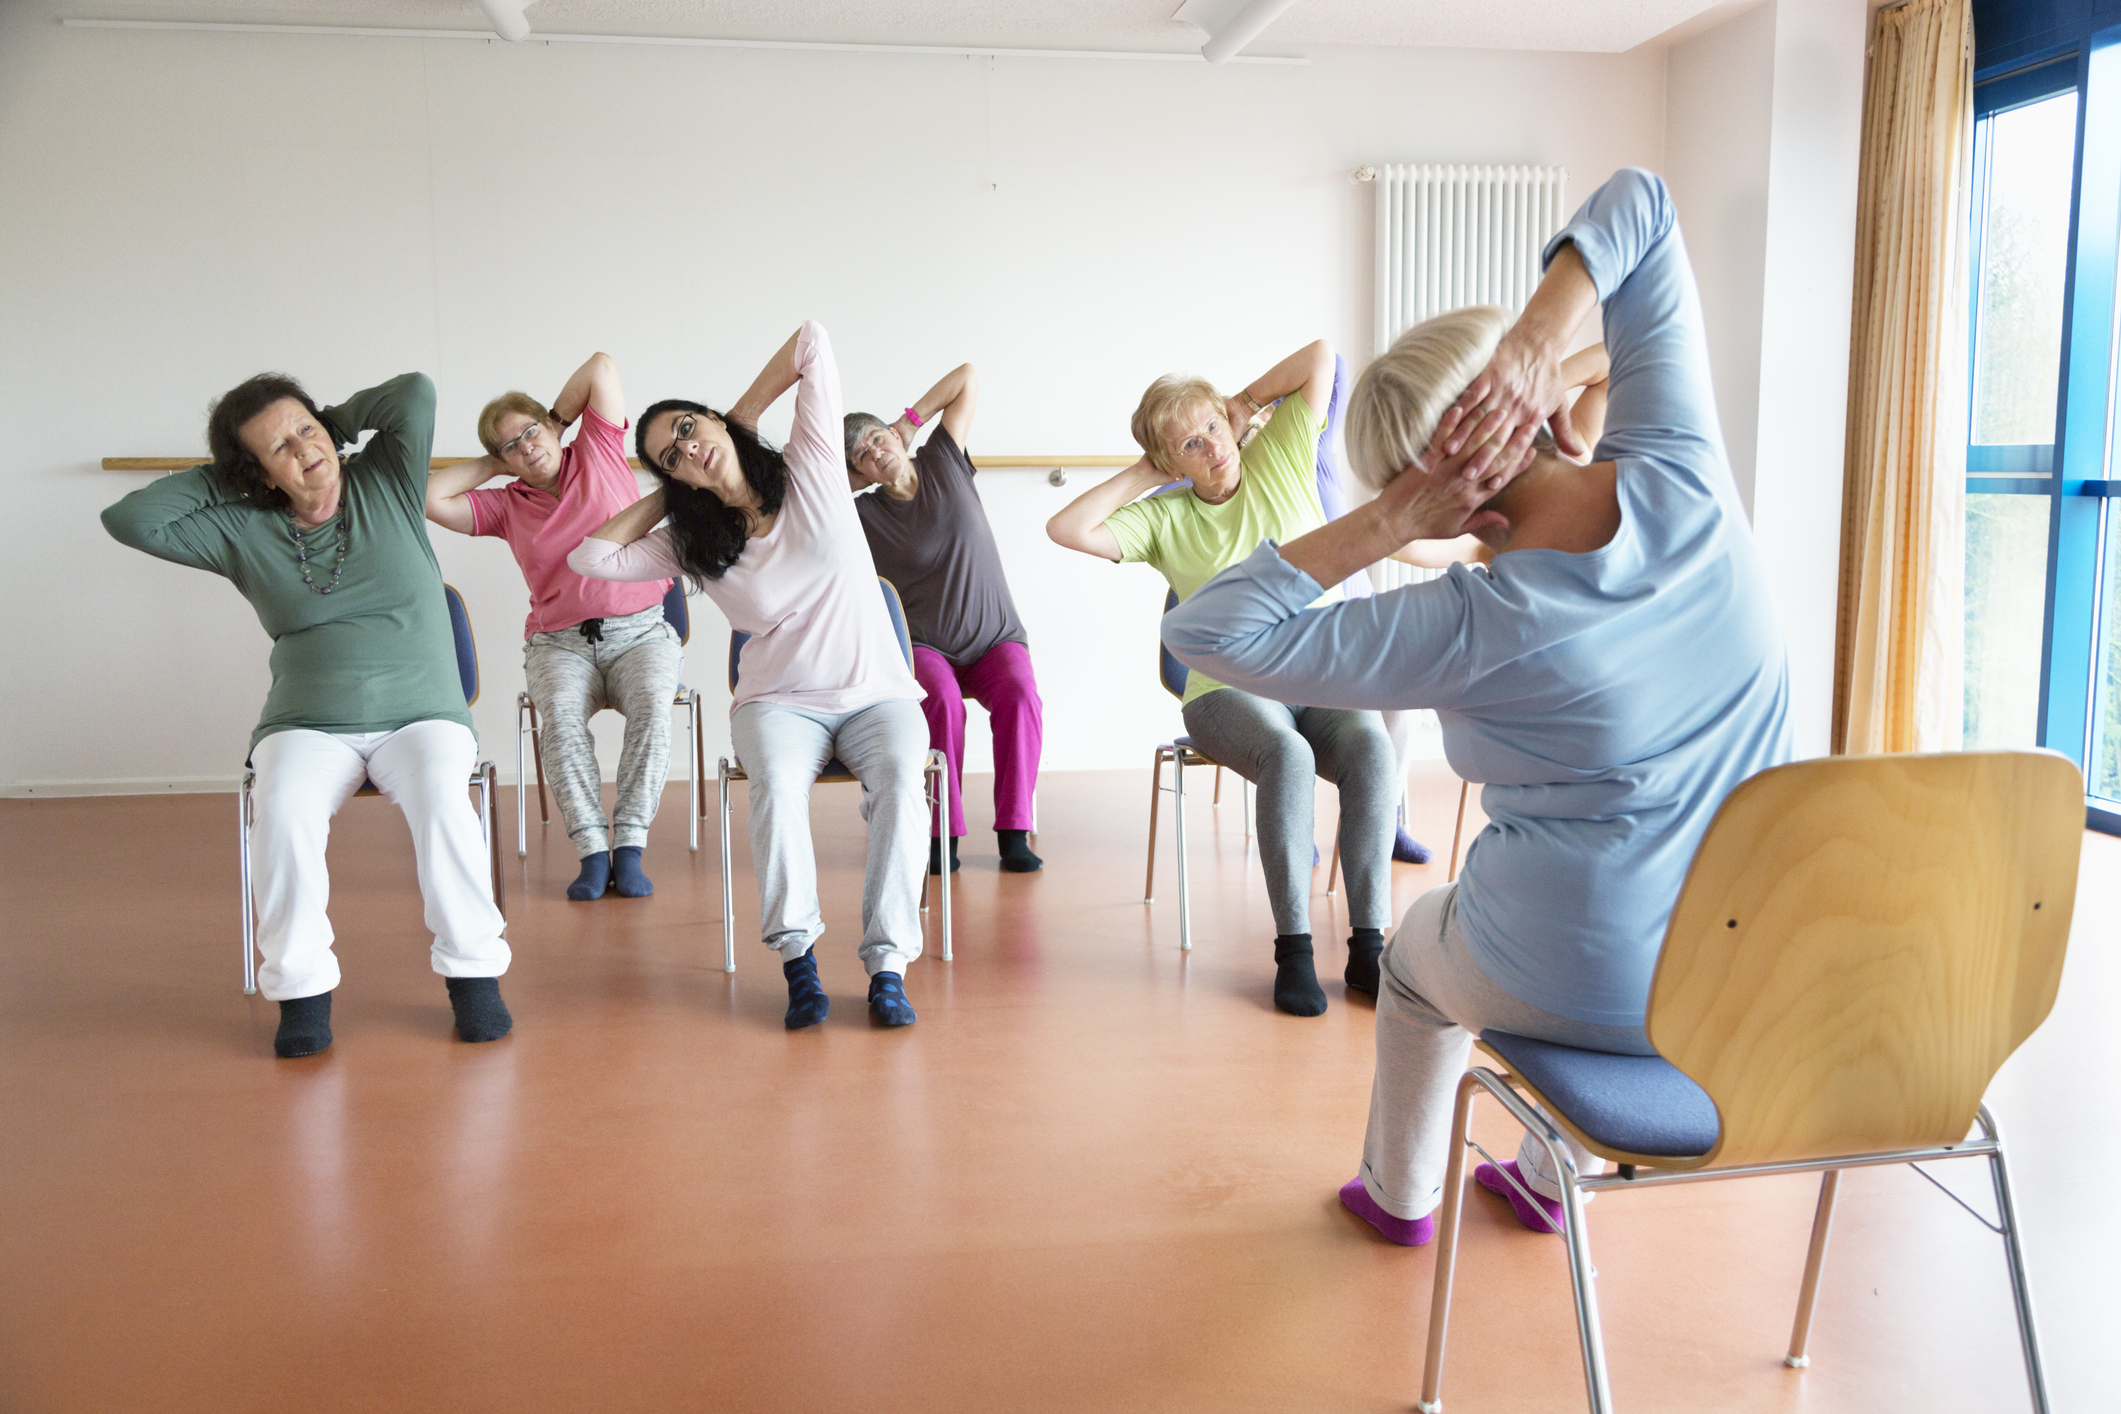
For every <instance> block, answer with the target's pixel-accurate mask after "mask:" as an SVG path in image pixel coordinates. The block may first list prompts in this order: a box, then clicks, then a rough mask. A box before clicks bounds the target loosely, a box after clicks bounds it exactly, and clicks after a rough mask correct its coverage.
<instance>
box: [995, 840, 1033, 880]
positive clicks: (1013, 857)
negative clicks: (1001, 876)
mask: <svg viewBox="0 0 2121 1414" xmlns="http://www.w3.org/2000/svg"><path fill="white" fill-rule="evenodd" d="M994 838H995V840H996V842H997V843H999V844H1000V845H1001V850H1002V868H1004V869H1006V870H1008V871H1009V872H1010V873H1012V874H1029V873H1032V872H1033V871H1035V870H1039V869H1043V868H1045V867H1046V861H1045V860H1043V859H1040V858H1039V857H1038V856H1037V855H1035V854H1033V853H1032V852H1031V832H1030V831H1029V830H996V831H995V832H994Z"/></svg>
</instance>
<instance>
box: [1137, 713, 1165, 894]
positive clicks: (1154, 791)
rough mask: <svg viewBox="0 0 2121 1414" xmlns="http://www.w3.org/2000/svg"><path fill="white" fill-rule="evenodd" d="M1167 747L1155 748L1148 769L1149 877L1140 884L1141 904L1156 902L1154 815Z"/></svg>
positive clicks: (1159, 800) (1161, 792)
mask: <svg viewBox="0 0 2121 1414" xmlns="http://www.w3.org/2000/svg"><path fill="white" fill-rule="evenodd" d="M1167 750H1169V748H1168V747H1162V746H1159V747H1157V748H1156V759H1155V760H1154V762H1152V763H1151V765H1150V767H1149V876H1148V878H1147V879H1145V880H1143V882H1142V902H1143V903H1154V902H1156V813H1157V809H1158V807H1159V806H1160V805H1161V804H1162V803H1163V797H1164V753H1165V752H1166V751H1167Z"/></svg>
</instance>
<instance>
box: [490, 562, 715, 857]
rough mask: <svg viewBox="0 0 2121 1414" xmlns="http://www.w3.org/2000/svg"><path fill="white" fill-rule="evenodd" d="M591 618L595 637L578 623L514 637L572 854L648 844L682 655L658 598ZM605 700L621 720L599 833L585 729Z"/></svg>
mask: <svg viewBox="0 0 2121 1414" xmlns="http://www.w3.org/2000/svg"><path fill="white" fill-rule="evenodd" d="M599 622H600V623H601V625H602V633H603V636H602V637H601V639H599V640H598V641H597V642H595V643H591V642H590V641H589V640H588V639H586V638H584V637H583V636H582V634H581V630H580V628H579V626H577V627H575V628H566V629H561V630H559V631H558V632H556V633H534V634H532V635H531V636H530V637H529V638H527V639H525V640H524V642H523V673H524V676H525V677H527V678H528V679H529V680H530V700H531V701H532V702H534V703H536V704H537V709H538V726H539V748H540V749H539V752H538V762H539V764H540V765H542V766H543V767H544V768H545V783H546V784H547V785H548V786H550V787H551V788H552V793H553V795H554V796H556V797H557V798H558V800H559V802H560V819H561V820H562V821H563V822H565V824H566V826H567V838H568V839H569V840H571V841H572V842H573V843H574V852H575V855H576V857H577V858H587V857H588V856H590V855H592V854H601V853H603V852H604V850H606V849H607V848H617V849H624V848H626V847H627V846H629V845H632V846H640V845H645V844H647V843H648V822H649V821H651V820H653V819H655V808H656V806H657V805H658V804H659V803H660V802H661V801H662V799H663V780H664V778H665V777H667V776H668V775H669V774H670V707H671V702H672V700H673V699H674V698H675V697H676V696H677V689H678V674H679V672H680V671H681V670H682V668H683V667H684V662H685V657H684V650H683V649H682V648H681V647H680V646H679V644H678V636H677V634H676V632H675V631H674V630H672V628H671V627H670V625H669V624H668V623H667V622H666V621H665V620H664V618H663V608H662V605H660V604H658V605H656V606H655V607H653V608H648V609H643V610H641V612H640V613H638V614H627V615H625V616H623V617H620V618H610V619H603V620H600V621H599ZM605 707H610V708H613V709H614V710H616V711H617V712H619V713H620V715H622V716H624V717H625V718H626V738H625V741H624V743H623V744H622V745H621V746H620V747H619V797H618V803H617V804H616V805H615V806H614V807H613V809H612V812H611V829H610V831H609V832H608V833H607V832H606V830H605V828H604V773H603V770H602V768H600V767H599V766H598V765H597V748H596V740H595V738H593V737H591V736H590V734H589V719H590V717H591V716H593V715H595V714H596V713H597V712H598V711H599V710H601V709H602V708H605Z"/></svg>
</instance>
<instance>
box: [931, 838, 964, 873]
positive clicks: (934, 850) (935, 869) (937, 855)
mask: <svg viewBox="0 0 2121 1414" xmlns="http://www.w3.org/2000/svg"><path fill="white" fill-rule="evenodd" d="M928 872H929V873H931V874H941V873H942V872H943V842H942V841H941V840H939V839H936V838H935V837H934V836H932V835H931V836H930V837H929V839H928ZM950 872H951V873H953V874H955V873H956V872H957V836H956V835H952V836H951V837H950Z"/></svg>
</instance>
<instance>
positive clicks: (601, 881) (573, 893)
mask: <svg viewBox="0 0 2121 1414" xmlns="http://www.w3.org/2000/svg"><path fill="white" fill-rule="evenodd" d="M610 887H611V851H610V850H608V849H600V850H598V851H597V852H596V853H595V854H585V855H583V856H582V872H581V873H579V874H577V875H575V879H574V882H573V883H571V884H569V885H568V886H567V897H569V898H571V899H573V900H574V901H575V902H576V903H587V902H589V901H590V900H591V899H597V898H602V897H604V890H606V889H608V888H610Z"/></svg>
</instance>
